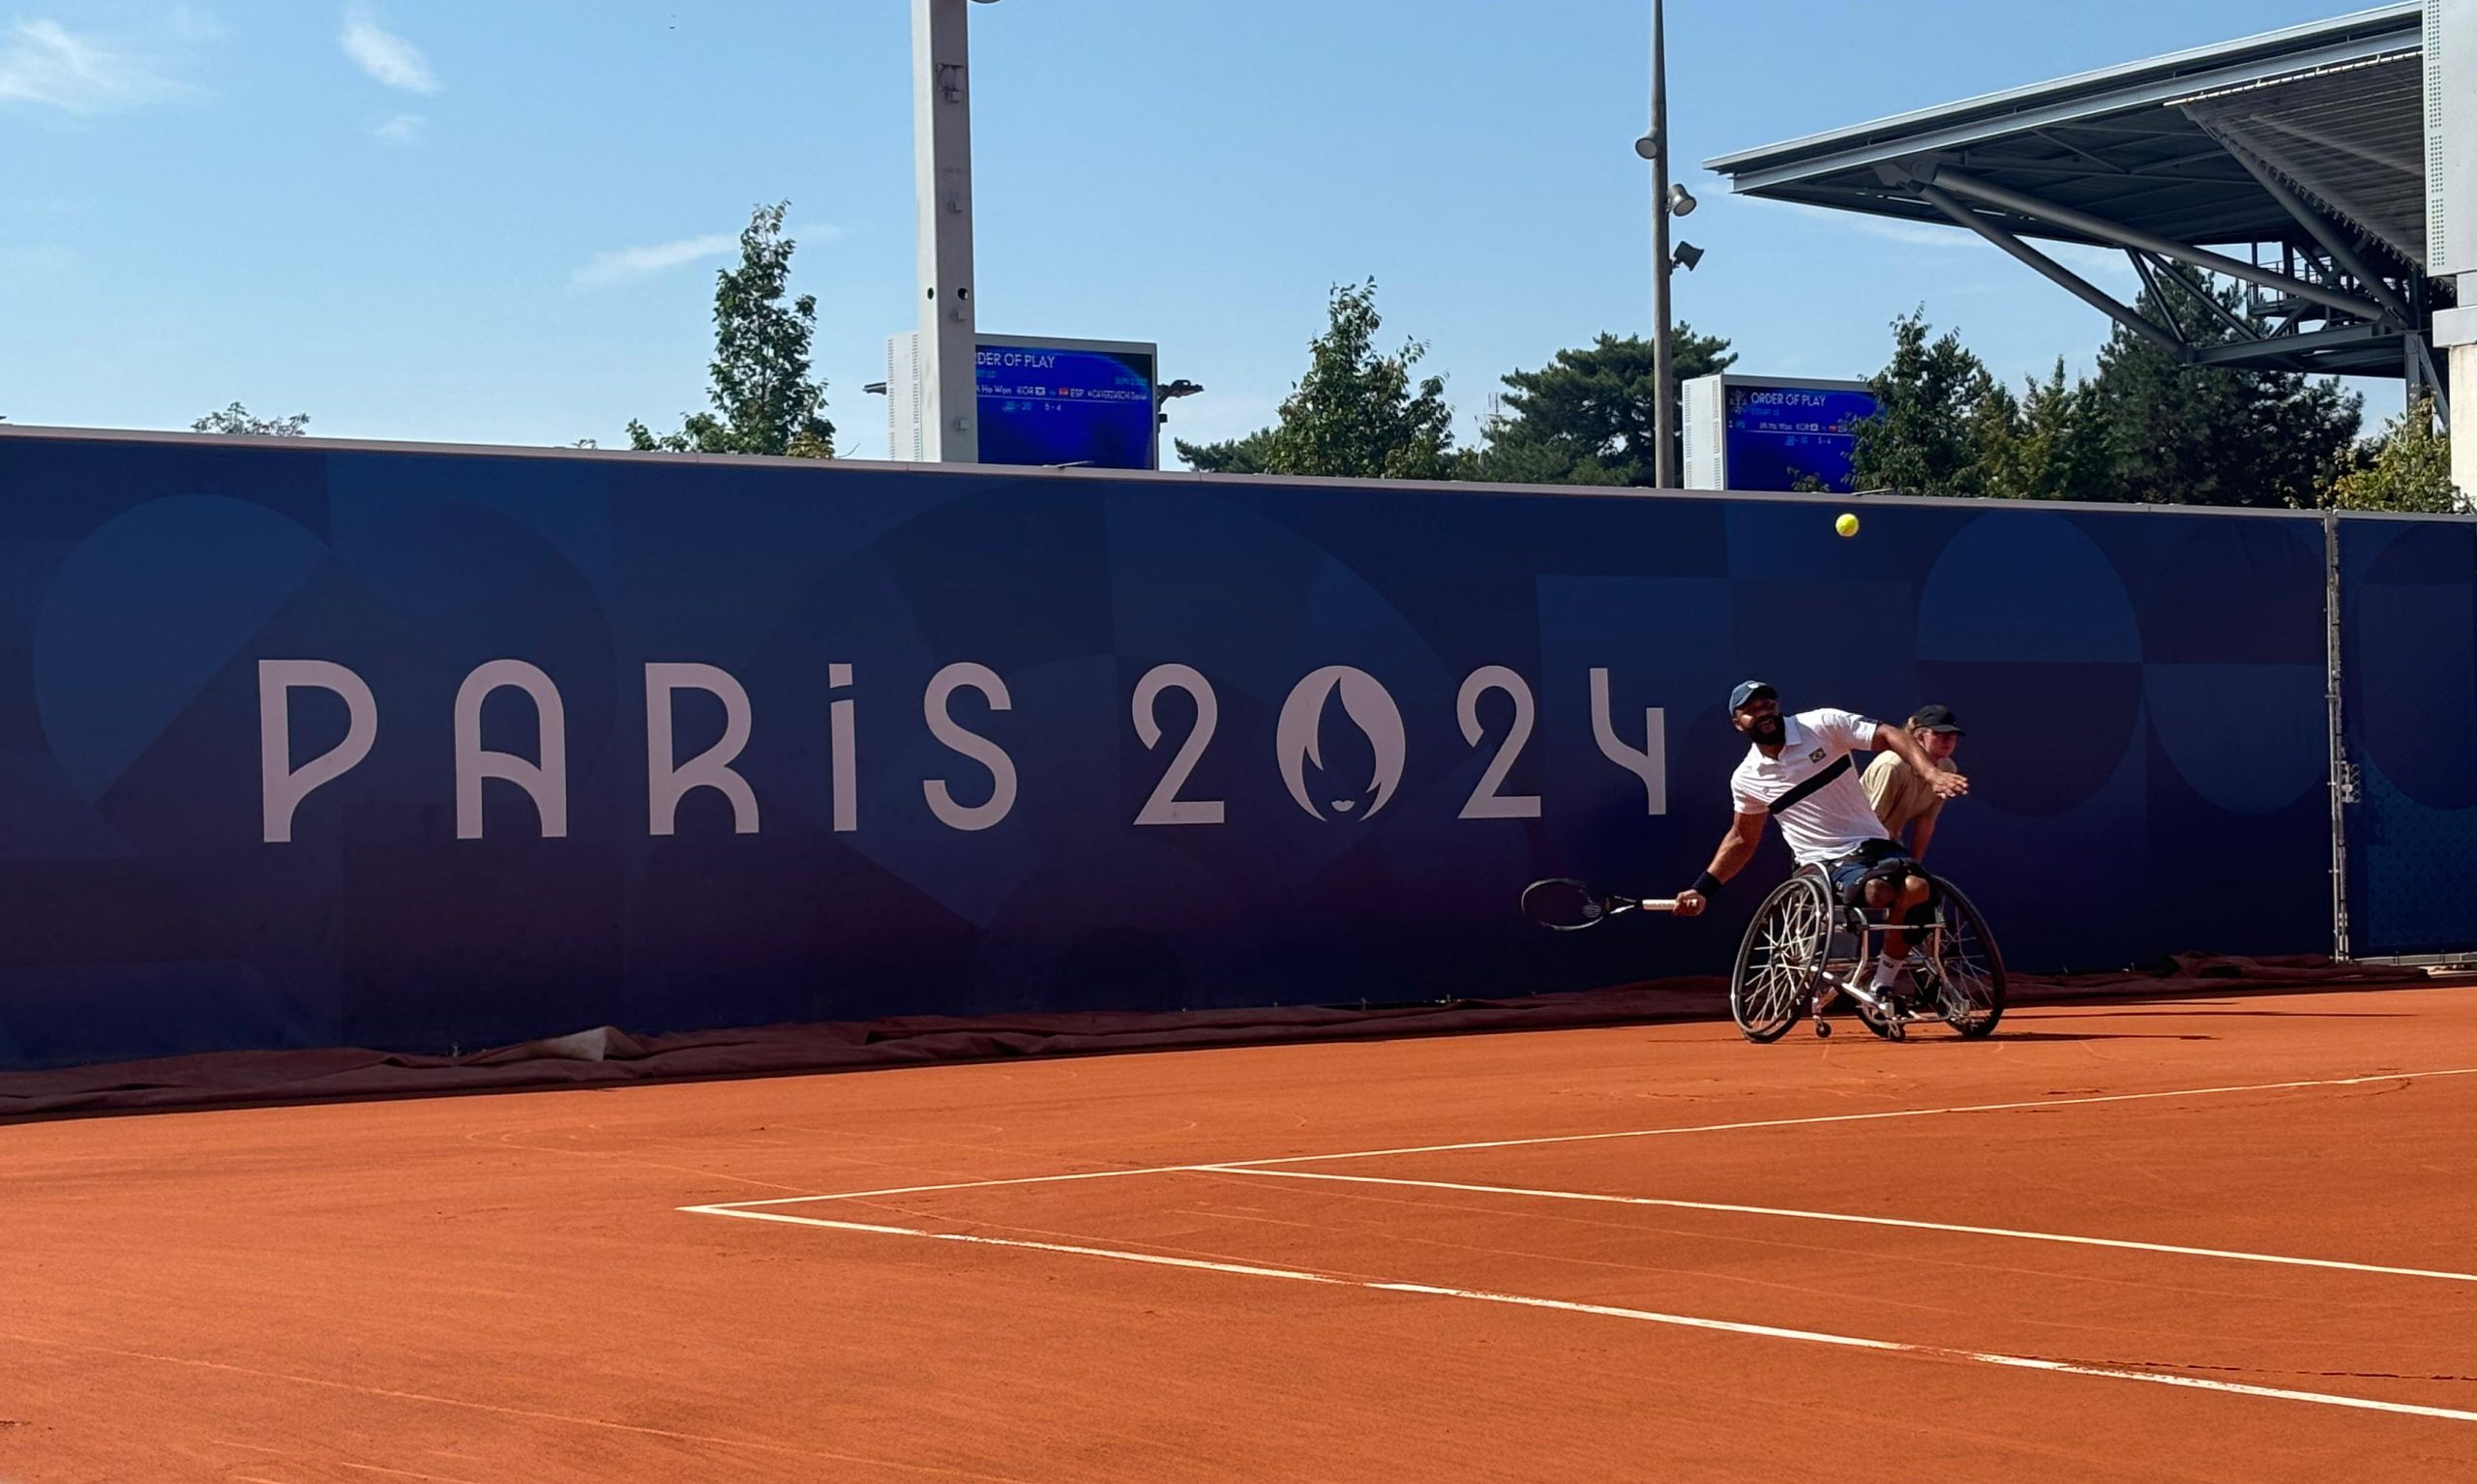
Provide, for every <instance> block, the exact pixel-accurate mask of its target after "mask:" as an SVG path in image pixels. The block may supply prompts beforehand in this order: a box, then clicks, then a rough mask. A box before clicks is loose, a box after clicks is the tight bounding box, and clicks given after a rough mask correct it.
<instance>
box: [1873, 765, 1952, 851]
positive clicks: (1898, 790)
mask: <svg viewBox="0 0 2477 1484" xmlns="http://www.w3.org/2000/svg"><path fill="white" fill-rule="evenodd" d="M1936 771H1938V772H1943V773H1950V772H1951V771H1953V770H1952V768H1951V767H1950V766H1948V765H1946V764H1942V763H1938V764H1937V765H1936ZM1865 785H1866V802H1867V803H1869V804H1872V805H1873V806H1875V817H1876V818H1877V819H1879V820H1881V821H1882V822H1883V826H1884V833H1885V834H1888V835H1890V836H1892V837H1893V838H1894V839H1895V840H1898V839H1900V838H1901V831H1903V830H1905V829H1907V828H1909V827H1910V826H1911V825H1913V824H1916V823H1917V822H1919V821H1920V820H1922V819H1932V818H1934V817H1936V816H1938V815H1941V814H1942V813H1943V812H1944V801H1943V800H1942V799H1939V798H1937V797H1936V796H1935V790H1934V789H1933V788H1932V787H1929V786H1928V785H1927V782H1926V778H1925V775H1924V774H1922V773H1920V772H1919V771H1918V770H1917V769H1916V768H1913V767H1911V766H1910V765H1909V764H1908V763H1906V762H1903V761H1902V760H1901V758H1900V755H1899V754H1898V753H1881V754H1878V755H1877V756H1876V757H1875V760H1874V761H1873V762H1871V763H1869V764H1867V767H1866V777H1865Z"/></svg>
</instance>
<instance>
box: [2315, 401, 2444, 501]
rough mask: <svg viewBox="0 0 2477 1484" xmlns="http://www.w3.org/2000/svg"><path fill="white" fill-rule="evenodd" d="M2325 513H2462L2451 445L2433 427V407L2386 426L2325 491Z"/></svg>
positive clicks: (2425, 404) (2418, 408)
mask: <svg viewBox="0 0 2477 1484" xmlns="http://www.w3.org/2000/svg"><path fill="white" fill-rule="evenodd" d="M2321 504H2322V507H2323V508H2324V509H2326V510H2391V511H2409V512H2415V513H2419V514H2424V515H2448V514H2450V513H2451V512H2453V511H2455V510H2458V509H2459V508H2460V500H2459V493H2458V491H2457V490H2455V488H2454V487H2453V485H2452V482H2451V439H2450V437H2449V436H2448V435H2446V434H2444V433H2443V432H2441V431H2439V430H2436V429H2435V427H2434V404H2433V401H2432V399H2430V398H2420V399H2418V401H2417V403H2416V405H2414V406H2412V407H2410V408H2409V409H2408V410H2407V411H2405V412H2402V414H2400V415H2399V416H2398V417H2396V418H2393V419H2392V420H2391V421H2390V422H2389V423H2387V424H2385V425H2384V427H2383V430H2382V436H2381V437H2380V438H2378V439H2376V440H2374V441H2373V443H2371V444H2370V445H2367V446H2365V447H2362V448H2360V449H2358V450H2357V451H2356V452H2355V453H2354V454H2353V455H2352V456H2351V458H2350V459H2349V460H2348V466H2347V468H2346V469H2345V470H2344V471H2343V472H2342V473H2341V474H2339V475H2338V476H2337V477H2336V478H2334V479H2333V480H2332V481H2331V482H2330V483H2329V484H2328V485H2326V486H2324V487H2323V490H2322V499H2321Z"/></svg>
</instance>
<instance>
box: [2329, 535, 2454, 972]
mask: <svg viewBox="0 0 2477 1484" xmlns="http://www.w3.org/2000/svg"><path fill="white" fill-rule="evenodd" d="M2339 539H2340V570H2341V592H2342V594H2343V607H2342V609H2341V636H2342V649H2341V660H2340V673H2341V676H2342V678H2343V688H2342V709H2341V715H2342V716H2343V718H2344V719H2345V721H2346V726H2347V731H2346V735H2347V750H2348V760H2349V761H2351V762H2353V763H2355V764H2356V765H2357V768H2358V770H2359V773H2360V776H2361V778H2362V785H2361V788H2360V794H2361V797H2360V799H2359V801H2358V803H2357V804H2356V805H2355V806H2354V807H2352V808H2351V809H2349V810H2348V812H2347V821H2346V823H2347V836H2348V868H2349V870H2348V906H2349V911H2348V917H2349V922H2348V936H2349V948H2350V951H2352V952H2353V953H2356V954H2358V955H2360V956H2399V957H2416V956H2423V955H2430V954H2449V953H2465V952H2467V951H2468V950H2469V949H2470V948H2472V947H2477V747H2472V746H2471V744H2470V740H2469V739H2470V738H2471V737H2472V736H2477V731H2473V730H2472V729H2471V728H2472V727H2477V527H2472V526H2471V525H2469V524H2468V523H2466V522H2464V521H2459V520H2449V521H2443V520H2421V521H2403V520H2343V521H2341V522H2340V538H2339Z"/></svg>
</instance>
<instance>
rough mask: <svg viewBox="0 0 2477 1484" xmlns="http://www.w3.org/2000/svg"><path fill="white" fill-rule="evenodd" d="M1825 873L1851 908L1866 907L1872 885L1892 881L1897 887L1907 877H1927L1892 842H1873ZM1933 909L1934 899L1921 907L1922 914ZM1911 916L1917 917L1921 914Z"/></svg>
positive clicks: (1913, 860) (1923, 868) (1834, 864)
mask: <svg viewBox="0 0 2477 1484" xmlns="http://www.w3.org/2000/svg"><path fill="white" fill-rule="evenodd" d="M1824 870H1825V872H1826V873H1827V874H1829V875H1830V876H1831V877H1832V893H1833V895H1834V896H1835V897H1838V898H1839V899H1840V900H1841V902H1842V903H1843V904H1844V905H1848V906H1865V905H1866V897H1865V891H1866V883H1867V882H1868V881H1877V880H1889V881H1891V882H1892V883H1893V884H1894V885H1895V887H1897V886H1898V885H1899V883H1900V878H1901V877H1903V876H1925V875H1926V868H1925V867H1924V866H1922V865H1920V864H1919V863H1918V862H1917V861H1916V860H1915V859H1914V858H1912V857H1911V855H1910V853H1909V852H1908V851H1907V850H1904V849H1902V848H1901V846H1900V844H1899V842H1897V841H1892V840H1869V841H1867V842H1866V843H1865V845H1863V846H1859V847H1858V850H1857V853H1855V854H1853V855H1844V856H1842V857H1841V858H1840V859H1838V860H1836V861H1834V862H1832V863H1830V864H1829V865H1827V866H1825V867H1824ZM1932 905H1934V899H1933V898H1932V897H1930V898H1928V899H1927V900H1926V901H1925V903H1923V904H1921V905H1920V906H1919V908H1918V912H1924V911H1925V910H1926V908H1927V907H1929V906H1932ZM1911 915H1912V916H1913V917H1914V916H1916V915H1918V913H1912V914H1911Z"/></svg>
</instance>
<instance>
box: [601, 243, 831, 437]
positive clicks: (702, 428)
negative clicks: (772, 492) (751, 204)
mask: <svg viewBox="0 0 2477 1484" xmlns="http://www.w3.org/2000/svg"><path fill="white" fill-rule="evenodd" d="M790 205H791V203H790V202H788V201H778V202H776V203H775V204H773V205H771V206H760V207H758V208H757V209H756V211H755V212H754V213H752V214H751V215H750V217H749V221H748V228H747V230H745V231H743V232H741V233H740V234H739V249H740V262H739V266H738V267H736V268H726V269H724V270H723V271H722V272H720V273H718V274H716V275H715V282H714V359H713V362H712V364H711V365H710V366H709V367H708V368H707V370H708V371H709V372H710V373H711V375H712V377H713V381H712V383H711V385H710V386H709V387H708V388H707V395H708V396H709V397H710V398H711V399H712V401H713V404H714V410H713V411H712V412H692V413H690V414H688V416H687V418H686V421H685V422H684V423H683V424H682V426H681V428H680V430H679V431H677V432H671V433H660V434H657V433H655V432H653V431H652V430H649V429H647V428H646V427H645V425H644V424H642V423H641V422H636V421H633V420H632V421H631V422H630V423H629V424H628V441H629V444H630V445H631V446H632V447H634V448H637V449H640V450H646V451H650V450H656V449H661V450H667V451H669V452H671V453H701V454H783V455H788V456H790V457H791V458H794V459H831V458H833V457H834V425H833V424H832V423H830V422H827V421H826V419H825V416H824V408H825V383H824V382H822V381H819V380H813V379H811V378H810V375H809V345H810V342H811V341H812V340H813V339H814V338H815V337H816V334H817V296H816V295H814V294H802V295H800V296H799V297H798V298H797V299H793V300H791V302H790V303H788V304H787V303H785V302H784V296H785V294H786V293H787V292H789V284H790V280H791V253H792V251H793V250H794V249H795V248H797V246H798V244H797V243H795V242H793V241H792V240H791V239H790V238H788V237H786V236H784V235H783V216H784V213H785V212H786V211H788V210H789V209H790Z"/></svg>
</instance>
